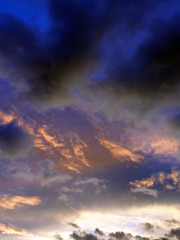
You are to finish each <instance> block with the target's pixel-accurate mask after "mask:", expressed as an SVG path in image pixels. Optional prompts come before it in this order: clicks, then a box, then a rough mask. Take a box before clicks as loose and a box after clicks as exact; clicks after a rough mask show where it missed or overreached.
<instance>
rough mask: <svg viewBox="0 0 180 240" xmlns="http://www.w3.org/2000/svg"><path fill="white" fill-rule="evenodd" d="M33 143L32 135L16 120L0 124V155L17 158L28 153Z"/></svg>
mask: <svg viewBox="0 0 180 240" xmlns="http://www.w3.org/2000/svg"><path fill="white" fill-rule="evenodd" d="M32 145H33V137H32V136H31V135H30V134H29V133H27V132H26V131H25V130H24V129H23V128H22V127H21V126H18V124H17V122H16V121H13V122H10V123H8V124H5V125H0V154H1V157H6V158H10V159H12V158H18V157H21V156H24V155H26V154H27V153H28V151H29V150H30V148H31V147H32Z"/></svg>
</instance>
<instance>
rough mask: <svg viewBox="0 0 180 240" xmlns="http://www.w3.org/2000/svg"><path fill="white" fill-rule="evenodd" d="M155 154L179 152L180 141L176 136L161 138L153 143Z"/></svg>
mask: <svg viewBox="0 0 180 240" xmlns="http://www.w3.org/2000/svg"><path fill="white" fill-rule="evenodd" d="M151 148H152V150H154V153H155V154H162V155H166V156H167V155H175V154H176V153H177V152H178V148H179V142H178V141H177V140H176V139H174V138H168V137H166V138H161V139H158V140H156V141H153V142H152V143H151Z"/></svg>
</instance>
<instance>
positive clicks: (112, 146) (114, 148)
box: [98, 139, 143, 163]
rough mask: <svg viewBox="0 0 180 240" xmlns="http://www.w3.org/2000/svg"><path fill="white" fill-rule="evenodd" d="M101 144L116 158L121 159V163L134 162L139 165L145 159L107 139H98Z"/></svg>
mask: <svg viewBox="0 0 180 240" xmlns="http://www.w3.org/2000/svg"><path fill="white" fill-rule="evenodd" d="M98 140H99V142H100V143H101V144H102V145H103V146H104V147H105V148H107V149H108V150H109V151H110V152H111V154H112V155H113V156H114V157H115V158H118V159H120V160H121V161H127V160H129V161H132V162H136V163H139V162H141V160H142V159H143V157H142V156H141V155H139V154H135V153H133V152H132V151H130V150H129V149H127V148H124V147H121V146H120V145H119V144H117V143H115V142H111V141H108V140H105V139H98Z"/></svg>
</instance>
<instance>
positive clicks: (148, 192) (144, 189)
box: [130, 186, 158, 197]
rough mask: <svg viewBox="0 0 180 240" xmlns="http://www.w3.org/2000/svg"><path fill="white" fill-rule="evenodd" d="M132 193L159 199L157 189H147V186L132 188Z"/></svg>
mask: <svg viewBox="0 0 180 240" xmlns="http://www.w3.org/2000/svg"><path fill="white" fill-rule="evenodd" d="M130 190H131V192H133V193H144V194H146V195H149V196H153V197H157V196H158V191H157V190H156V189H151V188H147V187H145V186H143V187H137V188H131V189H130Z"/></svg>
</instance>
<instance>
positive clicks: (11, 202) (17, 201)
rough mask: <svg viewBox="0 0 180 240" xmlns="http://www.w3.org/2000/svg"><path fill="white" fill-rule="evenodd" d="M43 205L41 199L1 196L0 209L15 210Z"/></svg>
mask: <svg viewBox="0 0 180 240" xmlns="http://www.w3.org/2000/svg"><path fill="white" fill-rule="evenodd" d="M40 203H41V199H40V198H39V197H23V196H11V195H1V196H0V207H2V208H3V209H15V208H18V207H23V206H36V205H39V204H40Z"/></svg>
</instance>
